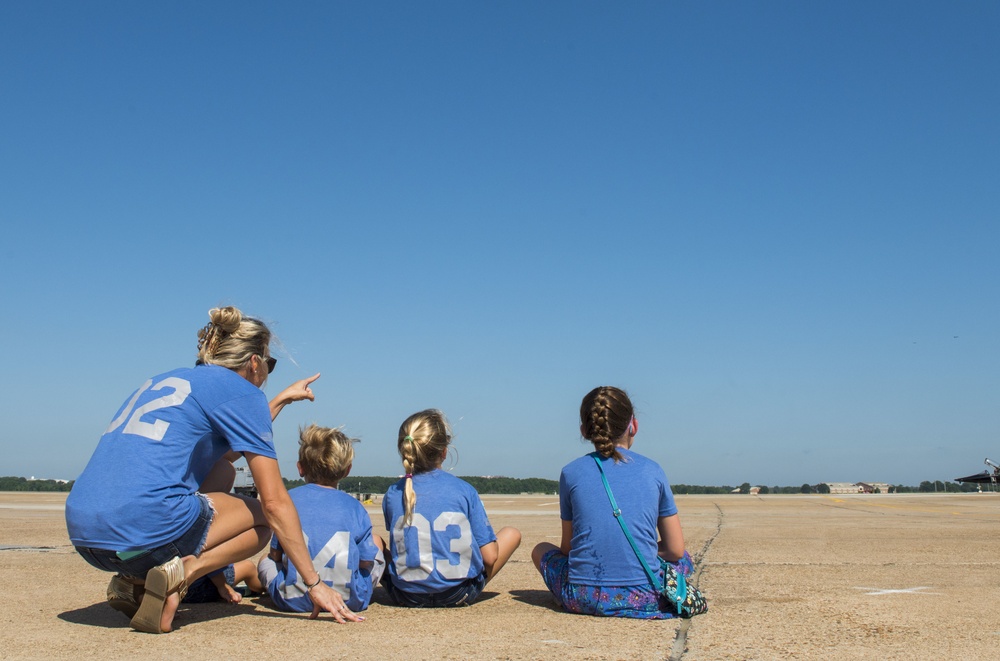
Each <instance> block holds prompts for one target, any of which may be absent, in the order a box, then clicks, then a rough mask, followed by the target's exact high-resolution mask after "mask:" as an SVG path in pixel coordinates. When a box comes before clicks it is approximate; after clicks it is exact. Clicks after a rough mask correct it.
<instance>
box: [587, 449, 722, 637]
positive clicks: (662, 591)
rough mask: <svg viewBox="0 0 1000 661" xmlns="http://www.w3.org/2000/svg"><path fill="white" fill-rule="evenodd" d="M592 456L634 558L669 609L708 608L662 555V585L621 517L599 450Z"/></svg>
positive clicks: (691, 612)
mask: <svg viewBox="0 0 1000 661" xmlns="http://www.w3.org/2000/svg"><path fill="white" fill-rule="evenodd" d="M590 456H591V457H593V458H594V461H595V462H597V468H598V470H600V471H601V482H603V483H604V490H605V491H607V492H608V500H610V501H611V511H612V513H613V514H614V515H615V519H616V520H617V521H618V523H619V525H621V527H622V532H624V533H625V537H626V539H628V543H629V544H630V545H631V546H632V551H634V552H635V557H637V558H639V562H641V563H642V568H643V569H644V570H645V571H646V576H647V577H649V582H650V583H651V584H652V586H653V589H654V590H656V592H657V593H659V595H660V599H662V600H664V601H666V602H667V604H668V605H669V606H670V609H671V610H672V611H674V612H675V613H677V615H678V617H684V618H688V617H694V616H695V615H701V614H702V613H704V612H705V611H707V610H708V602H707V601H705V596H704V595H703V594H702V593H701V590H699V589H698V588H696V587H694V586H693V585H688V584H687V579H686V578H685V577H684V574H681V573H680V572H678V571H677V570H676V569H675V568H674V566H673V565H671V564H670V563H669V562H667V561H666V560H664V559H663V558H660V568H661V569H662V570H663V579H664V580H663V585H660V581H659V579H657V577H656V574H654V573H653V570H651V569H650V568H649V564H648V563H647V562H646V559H645V558H644V557H642V553H640V552H639V548H638V547H637V546H636V545H635V540H634V539H632V533H630V532H629V530H628V526H627V525H626V524H625V519H623V518H622V511H621V510H620V509H618V503H616V502H615V496H614V494H612V493H611V485H609V484H608V478H607V476H605V475H604V466H602V465H601V456H600V455H599V454H597V453H596V452H592V453H591V454H590Z"/></svg>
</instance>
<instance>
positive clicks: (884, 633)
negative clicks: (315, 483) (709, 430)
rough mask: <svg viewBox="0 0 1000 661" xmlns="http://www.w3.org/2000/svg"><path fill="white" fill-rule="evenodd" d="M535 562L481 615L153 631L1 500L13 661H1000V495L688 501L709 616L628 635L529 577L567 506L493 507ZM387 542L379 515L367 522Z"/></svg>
mask: <svg viewBox="0 0 1000 661" xmlns="http://www.w3.org/2000/svg"><path fill="white" fill-rule="evenodd" d="M483 500H484V502H485V503H486V508H487V511H488V513H489V515H490V519H491V522H492V523H493V525H494V527H500V526H505V525H513V526H516V527H518V528H519V529H520V530H521V532H522V534H523V537H524V539H523V542H522V545H521V548H520V549H518V551H517V552H516V553H515V555H514V557H513V558H512V560H511V562H510V564H509V565H508V566H507V567H506V568H505V569H504V570H503V572H502V573H501V574H500V575H499V576H498V577H497V579H496V580H495V581H494V582H493V583H491V584H490V585H489V586H487V591H486V593H484V598H483V599H482V601H480V602H478V603H477V604H476V605H474V606H472V607H471V608H465V609H453V610H424V611H421V610H405V609H399V608H394V607H391V606H387V605H385V604H384V601H382V597H381V590H377V591H376V601H382V603H375V604H373V605H372V606H371V608H369V609H368V611H367V612H366V613H365V615H366V616H367V618H368V619H367V621H365V622H364V623H361V624H352V625H344V626H341V625H336V624H335V623H333V622H332V621H331V620H329V619H327V620H326V621H322V622H311V621H308V620H307V619H305V617H304V616H295V615H288V614H283V613H278V612H275V611H273V610H271V609H269V608H268V607H267V606H266V602H263V601H261V600H258V599H257V598H250V599H248V600H245V601H244V603H242V604H240V605H237V606H229V605H224V604H205V605H196V606H185V607H182V609H181V611H180V613H179V616H178V618H177V620H176V621H175V624H176V626H177V629H176V631H174V632H173V633H171V634H168V635H163V636H153V635H148V634H140V633H136V632H134V631H132V630H131V629H130V628H129V627H128V621H127V620H126V619H125V618H124V616H122V615H121V614H119V613H117V612H116V611H113V610H111V608H109V607H108V606H106V605H105V603H104V590H105V586H106V585H107V582H108V578H109V575H108V574H104V573H102V572H100V571H97V570H95V569H92V568H90V566H89V565H87V564H86V563H85V562H84V561H83V560H82V559H81V558H79V557H78V556H77V555H76V553H75V552H74V551H73V549H72V547H71V546H70V545H69V540H68V538H67V536H66V529H65V526H64V523H63V511H62V510H63V503H64V501H65V495H60V494H28V493H0V560H2V565H0V566H2V567H3V577H4V580H3V581H2V584H0V657H2V658H11V659H14V658H17V659H79V658H93V657H102V658H113V659H129V658H140V657H142V658H154V659H160V658H174V659H211V658H231V659H270V658H284V659H288V660H292V659H366V658H386V659H399V658H405V659H408V660H416V659H466V658H484V659H670V658H673V659H690V660H700V659H827V658H837V659H840V660H842V659H908V660H909V659H914V658H923V659H928V658H944V659H948V658H996V656H997V655H998V647H1000V608H998V607H997V603H998V598H1000V585H998V584H1000V573H998V568H1000V517H998V516H997V514H998V512H1000V494H989V493H983V494H961V495H959V494H947V495H945V494H942V495H907V494H901V495H877V496H860V495H859V496H818V495H817V496H786V495H781V496H777V495H776V496H741V495H726V496H679V497H678V498H677V502H678V506H679V508H680V511H681V521H682V524H683V528H684V533H685V536H686V539H687V545H688V548H689V550H690V551H691V553H692V555H693V556H694V557H695V559H696V561H697V563H698V565H697V566H698V573H697V578H696V582H697V584H698V585H699V587H700V588H701V589H702V590H703V591H704V592H705V594H706V595H707V597H708V599H709V605H710V608H709V612H708V613H707V614H705V615H701V616H698V617H696V618H694V619H693V620H688V621H682V620H666V621H659V622H654V621H634V620H632V621H630V620H611V619H598V618H591V617H583V616H577V615H569V614H566V613H563V612H561V611H559V610H557V609H556V608H555V606H554V603H553V601H552V600H551V598H550V597H549V594H548V592H547V591H546V589H545V586H544V585H543V584H542V581H541V579H540V578H539V577H538V575H537V574H536V572H535V570H534V568H533V567H532V565H531V560H530V558H529V553H530V550H531V548H532V546H534V545H535V544H537V543H538V542H541V541H546V540H548V541H553V540H556V539H557V535H558V531H559V514H558V504H557V499H556V498H555V497H553V496H485V497H484V498H483ZM369 511H370V512H371V513H372V518H373V521H374V523H375V528H376V530H379V529H380V528H381V527H382V526H381V522H382V518H381V511H380V510H379V508H378V506H374V507H371V508H369Z"/></svg>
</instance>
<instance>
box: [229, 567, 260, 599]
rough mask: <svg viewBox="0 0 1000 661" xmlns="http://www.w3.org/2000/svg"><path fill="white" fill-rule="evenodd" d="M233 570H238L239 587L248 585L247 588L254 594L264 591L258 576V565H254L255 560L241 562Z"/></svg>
mask: <svg viewBox="0 0 1000 661" xmlns="http://www.w3.org/2000/svg"><path fill="white" fill-rule="evenodd" d="M233 569H235V570H236V584H237V585H239V584H240V583H241V582H243V583H246V584H247V587H248V588H250V590H251V591H252V592H263V591H264V586H263V585H261V582H260V577H258V576H257V565H255V564H254V562H253V560H240V561H239V562H237V563H236V564H235V565H233Z"/></svg>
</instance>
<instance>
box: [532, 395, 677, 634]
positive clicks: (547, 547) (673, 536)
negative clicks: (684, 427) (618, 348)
mask: <svg viewBox="0 0 1000 661" xmlns="http://www.w3.org/2000/svg"><path fill="white" fill-rule="evenodd" d="M638 431H639V422H638V420H636V417H635V409H634V408H633V407H632V402H631V401H630V400H629V398H628V395H627V394H626V393H625V391H623V390H621V389H619V388H615V387H612V386H601V387H599V388H594V389H593V390H591V391H590V392H589V393H587V396H586V397H584V398H583V402H582V403H581V405H580V433H581V434H582V435H583V437H584V438H585V439H587V440H589V441H590V442H591V443H593V444H594V450H595V451H594V452H593V453H591V454H588V455H586V456H584V457H580V458H579V459H577V460H575V461H573V462H571V463H570V464H568V465H567V466H566V467H565V468H563V470H562V474H561V475H560V476H559V510H560V516H561V518H562V538H561V541H560V544H559V546H555V545H554V544H550V543H548V542H543V543H541V544H539V545H538V546H536V547H535V548H534V549H533V550H532V552H531V559H532V561H533V562H534V563H535V567H536V568H537V569H538V571H539V572H540V573H541V575H542V579H543V580H544V581H545V585H546V586H548V588H549V590H550V591H551V592H552V594H553V595H554V596H555V598H556V601H558V602H559V604H560V605H561V606H562V607H563V608H564V609H565V610H567V611H569V612H571V613H583V614H588V615H604V616H614V617H633V618H641V619H662V618H669V617H676V612H675V611H674V610H672V609H671V608H670V606H671V605H670V604H668V603H665V602H664V601H662V600H661V599H660V595H659V593H657V592H656V590H654V589H653V587H652V585H651V583H650V580H649V577H648V576H647V574H646V573H645V570H644V569H643V566H642V563H641V562H640V561H639V558H638V557H637V555H636V553H637V552H641V553H642V554H643V557H644V558H645V560H646V564H647V565H648V566H650V567H658V568H659V571H660V576H659V580H660V583H661V585H662V583H663V575H664V572H665V571H666V568H665V566H666V565H667V564H669V565H672V566H673V568H674V569H675V570H676V571H677V572H678V573H680V574H684V575H685V576H687V575H689V574H690V573H691V571H692V570H693V565H692V562H691V556H689V555H688V553H687V551H686V550H684V535H683V533H682V532H681V523H680V519H679V518H678V515H677V506H676V505H675V504H674V496H673V493H672V492H671V491H670V484H669V483H668V482H667V476H666V475H665V474H664V472H663V469H662V468H660V466H659V465H658V464H657V463H656V462H655V461H652V460H651V459H647V458H646V457H643V456H642V455H640V454H638V453H636V452H633V451H632V449H631V448H632V444H633V442H634V441H635V436H636V434H637V433H638ZM597 462H600V467H598V463H597ZM602 470H603V472H604V475H605V476H606V477H607V481H608V483H609V485H610V486H609V489H610V490H611V491H612V492H613V493H614V497H615V499H616V501H617V505H618V509H619V510H620V515H621V516H622V517H623V518H624V519H625V522H626V523H627V525H628V528H629V530H631V533H632V535H633V537H634V538H635V542H636V549H637V550H636V551H634V550H633V548H632V546H631V545H630V543H629V541H628V539H627V538H626V536H625V535H624V534H623V532H622V528H621V527H620V526H619V523H618V521H617V520H616V519H615V516H614V515H613V514H612V507H611V503H610V500H609V497H608V493H607V492H606V491H605V489H604V487H603V485H602V482H601V472H602Z"/></svg>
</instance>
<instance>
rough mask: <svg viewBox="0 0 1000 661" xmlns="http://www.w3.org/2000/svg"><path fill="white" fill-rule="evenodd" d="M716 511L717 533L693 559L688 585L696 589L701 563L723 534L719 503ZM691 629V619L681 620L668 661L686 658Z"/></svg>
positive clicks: (722, 516)
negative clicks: (713, 543)
mask: <svg viewBox="0 0 1000 661" xmlns="http://www.w3.org/2000/svg"><path fill="white" fill-rule="evenodd" d="M715 509H716V510H718V512H719V518H718V520H717V521H716V524H715V532H714V533H712V536H711V537H709V538H708V539H707V540H705V544H704V545H703V546H702V547H701V551H699V552H698V553H697V554H695V556H694V558H693V560H694V567H695V569H694V574H692V575H691V577H690V579H688V583H691V584H693V585H694V586H695V587H698V579H699V578H701V562H702V560H704V559H705V556H706V555H708V550H709V549H710V548H711V547H712V542H714V541H715V538H716V537H718V536H719V533H720V532H722V519H723V518H724V517H725V514H723V512H722V508H721V507H719V504H718V503H715ZM690 628H691V620H690V619H687V620H681V625H680V626H679V627H677V634H676V635H675V636H674V644H673V647H671V648H670V656H669V657H668V658H667V661H681V659H683V658H684V654H685V653H686V652H687V638H688V629H690Z"/></svg>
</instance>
